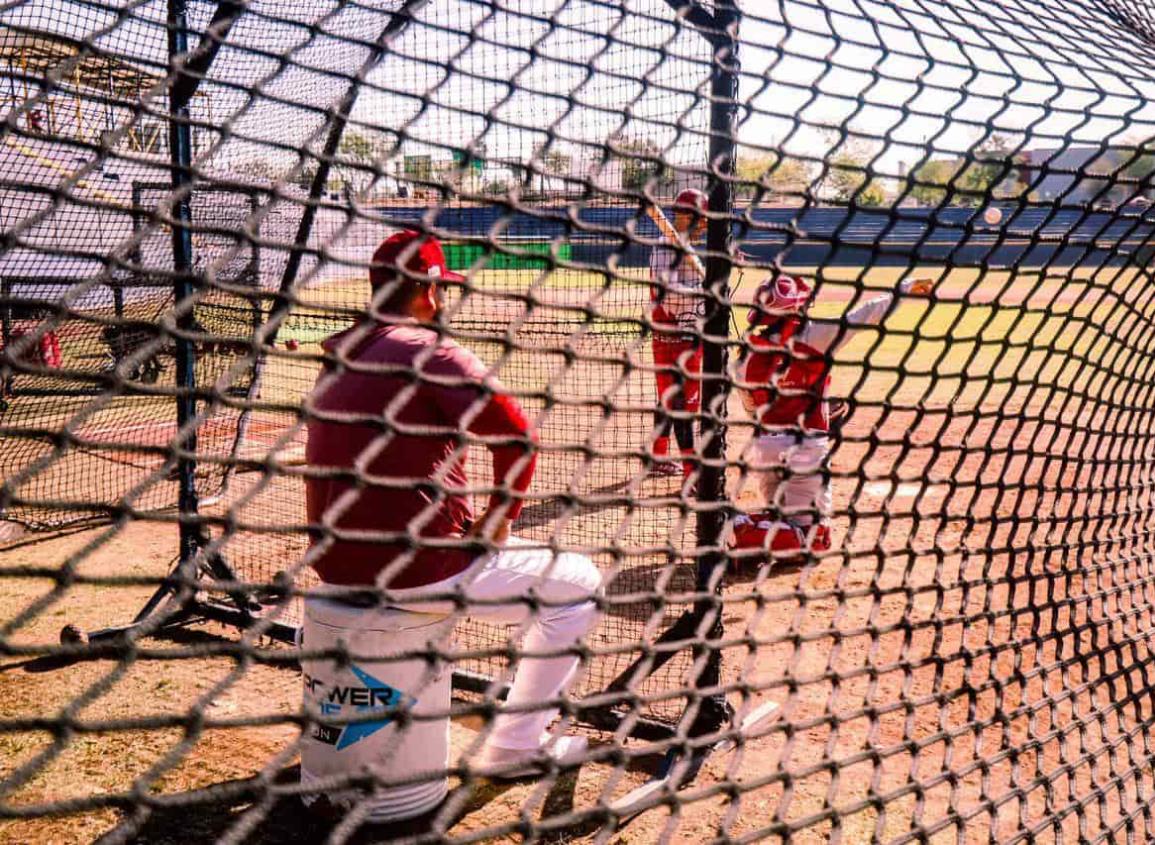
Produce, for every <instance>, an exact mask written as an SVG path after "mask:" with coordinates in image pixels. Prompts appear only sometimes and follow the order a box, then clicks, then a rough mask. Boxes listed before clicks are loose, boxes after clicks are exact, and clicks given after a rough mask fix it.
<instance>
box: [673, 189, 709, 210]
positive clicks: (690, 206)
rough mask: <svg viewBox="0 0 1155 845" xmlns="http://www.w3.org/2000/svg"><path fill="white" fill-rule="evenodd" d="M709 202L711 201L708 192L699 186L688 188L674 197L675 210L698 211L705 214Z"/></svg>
mask: <svg viewBox="0 0 1155 845" xmlns="http://www.w3.org/2000/svg"><path fill="white" fill-rule="evenodd" d="M709 204H710V201H709V199H708V198H707V197H706V194H705V193H704V192H703V191H699V190H698V189H697V188H686V190H684V191H682V192H681V193H680V194H678V195H677V196H676V197H674V210H675V211H696V212H698V213H699V214H704V213H705V211H706V207H707V206H708V205H709Z"/></svg>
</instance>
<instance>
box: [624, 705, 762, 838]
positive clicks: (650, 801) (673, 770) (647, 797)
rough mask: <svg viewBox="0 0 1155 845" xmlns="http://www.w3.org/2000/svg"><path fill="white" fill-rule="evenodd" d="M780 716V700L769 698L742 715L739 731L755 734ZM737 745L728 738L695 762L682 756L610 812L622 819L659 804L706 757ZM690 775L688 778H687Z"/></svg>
mask: <svg viewBox="0 0 1155 845" xmlns="http://www.w3.org/2000/svg"><path fill="white" fill-rule="evenodd" d="M777 716H778V705H777V703H775V702H773V701H767V702H766V703H765V704H761V705H759V706H758V707H755V708H754V709H753V710H751V711H750V712H749V713H747V714H746V715H745V716H744V717H743V719H742V722H741V723H740V724H739V725H738V732H739V733H740V734H742V735H743V736H745V737H749V736H750V735H752V734H756V732H757V730H758V728H759V727H761V726H762V725H764V724H765V723H767V722H769V721H770V720H771V719H774V718H776V717H777ZM737 747H738V742H737V740H736V739H735V738H734V737H726V738H725V739H721V740H719V741H718V742H716V743H714V744H713V745H711V746H709V747H708V748H704V749H703V750H702V751H701V752H699V755H698V759H696V760H694V761H689V760H686V759H685V758H684V757H681V756H679V757H678V759H677V761H676V762H675V763H674V764H673V765H672V766H671V767H670V771H669V774H667V775H666V776H665V777H661V778H657V779H656V780H651V781H648V782H647V783H644V784H642V785H641V786H639V787H638V788H637V789H634V790H631V791H630V792H628V793H626V794H625V795H623V796H622V797H621V798H619V799H618V800H617V801H613V802H611V803H610V807H609V809H610V812H612V813H613V814H614V815H616V816H617V817H618V818H619V819H620V820H625V819H629V818H632V817H634V816H636V815H637V814H638V813H641V812H644V811H646V810H649V809H651V808H652V807H654V806H656V805H657V804H658V803H660V802H659V800H658V797H659V796H660V795H662V794H663V793H664V792H665V791H666V790H667V789H668V790H670V791H675V790H677V789H679V788H680V787H681V786H683V781H684V780H692V779H693V775H694V774H696V773H697V771H698V769H700V768H701V766H702V763H704V762H705V760H706V758H707V757H709V756H711V755H713V754H725V753H727V752H729V751H733V750H734V749H735V748H737ZM687 775H689V777H687Z"/></svg>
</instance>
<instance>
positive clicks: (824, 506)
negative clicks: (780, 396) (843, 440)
mask: <svg viewBox="0 0 1155 845" xmlns="http://www.w3.org/2000/svg"><path fill="white" fill-rule="evenodd" d="M753 451H754V455H753V458H754V460H753V462H752V464H751V466H750V472H751V474H752V475H753V476H754V477H755V479H756V480H757V483H758V487H759V489H760V490H761V491H762V497H763V501H764V502H765V505H766V507H767V508H777V509H778V511H779V513H781V514H782V518H783V519H787V520H789V521H790V522H792V523H794V524H795V525H800V526H803V527H806V526H809V525H812V524H813V522H814V520H815V519H816V518H817V519H826V518H829V517H830V514H831V511H832V510H833V502H832V499H831V496H830V485H829V484H827V483H826V478H825V476H824V475H823V470H824V469H825V468H826V460H827V458H828V457H829V455H830V438H829V437H825V436H821V437H814V436H801V435H798V434H789V433H787V434H764V435H762V436H761V437H759V438H757V439H756V440H755V441H754V450H753Z"/></svg>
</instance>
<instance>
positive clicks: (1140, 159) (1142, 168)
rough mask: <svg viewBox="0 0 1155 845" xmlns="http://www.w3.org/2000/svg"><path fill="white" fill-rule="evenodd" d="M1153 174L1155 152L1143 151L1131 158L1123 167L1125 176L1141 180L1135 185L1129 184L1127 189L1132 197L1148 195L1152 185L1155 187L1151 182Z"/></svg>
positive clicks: (1154, 172)
mask: <svg viewBox="0 0 1155 845" xmlns="http://www.w3.org/2000/svg"><path fill="white" fill-rule="evenodd" d="M1152 174H1155V153H1148V152H1143V153H1139V154H1138V155H1137V156H1135V157H1133V158H1132V159H1131V161H1130V163H1129V164H1127V166H1126V167H1124V168H1123V175H1124V176H1126V177H1127V178H1128V179H1134V180H1136V181H1137V182H1139V184H1138V185H1136V186H1134V187H1132V186H1130V185H1128V186H1127V191H1128V193H1129V194H1131V197H1146V196H1148V194H1149V193H1150V192H1151V189H1152V187H1155V186H1153V185H1152V184H1151V182H1152V178H1151V177H1152Z"/></svg>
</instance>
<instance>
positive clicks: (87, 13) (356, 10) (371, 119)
mask: <svg viewBox="0 0 1155 845" xmlns="http://www.w3.org/2000/svg"><path fill="white" fill-rule="evenodd" d="M396 2H397V0H362V2H348V1H347V0H312V2H309V3H304V2H293V3H290V2H287V0H254V2H253V4H252V6H251V9H252V10H253V11H252V12H251V13H250V14H249V15H247V16H246V18H245V19H243V20H242V22H241V24H239V25H238V27H237V29H236V30H235V31H234V33H233V35H232V36H231V38H230V43H229V46H228V47H227V48H226V49H225V50H224V51H222V54H221V57H220V58H219V59H218V62H217V65H216V66H215V67H214V69H213V73H212V83H211V84H209V85H206V86H205V96H203V97H201V98H200V99H199V100H198V101H197V104H196V108H197V109H199V110H200V114H201V115H202V116H203V118H204V119H205V120H206V121H207V122H209V123H212V124H214V125H222V124H223V125H225V126H227V128H228V129H229V130H230V131H231V132H232V133H234V135H233V137H230V138H226V139H225V140H224V142H223V143H222V144H221V145H220V147H219V148H218V149H217V150H216V151H215V152H214V153H213V155H214V156H215V157H216V159H217V160H218V162H220V163H221V166H224V167H227V166H228V163H229V162H235V161H236V160H237V158H238V157H244V156H245V155H253V154H262V155H268V154H269V153H268V150H269V149H273V150H277V149H279V150H280V152H273V153H272V155H274V156H282V157H285V156H290V157H291V150H292V149H293V148H294V147H297V146H301V145H304V144H309V143H314V144H315V143H316V142H317V135H318V131H319V129H320V128H321V127H322V126H323V123H324V119H325V112H324V110H325V109H326V108H328V107H330V106H331V105H332V104H333V103H335V102H336V101H337V99H338V98H339V97H340V95H341V94H342V93H343V92H344V90H345V89H346V88H347V86H348V80H349V79H350V78H351V77H352V76H353V75H354V74H356V72H357V69H358V67H360V66H361V65H362V63H363V62H364V61H365V58H366V56H367V55H368V46H367V43H368V42H369V41H371V40H372V39H373V38H374V37H376V33H377V31H378V30H379V27H380V23H381V21H382V20H383V17H382V15H381V14H380V10H381V9H382V8H383V7H384V8H389V7H390V6H391V3H392V5H396ZM742 5H743V11H744V16H743V20H742V24H741V30H740V42H741V47H740V60H741V68H742V71H741V80H740V88H739V99H740V100H741V102H742V109H741V112H740V124H739V140H740V142H741V143H742V144H743V146H744V148H745V151H746V154H748V155H754V154H758V153H759V152H762V153H769V152H771V151H782V152H784V153H786V154H791V155H798V156H808V157H813V158H822V157H824V156H828V155H830V154H832V153H833V152H834V151H835V150H837V149H839V148H840V146H839V145H844V144H846V143H848V142H849V143H855V144H857V145H858V146H859V147H860V148H861V149H864V150H866V151H868V152H869V154H870V155H873V156H875V159H874V167H875V168H876V169H877V170H878V171H879V172H880V173H881V174H883V175H899V173H900V172H901V171H902V170H903V169H906V168H910V167H913V166H915V165H917V163H918V162H920V161H922V160H924V159H925V158H928V157H935V156H937V157H947V156H957V155H959V154H960V153H963V152H965V151H967V150H969V149H972V148H974V146H975V145H976V144H978V143H981V142H982V141H983V139H984V138H986V137H987V136H988V135H989V134H990V133H991V132H992V131H998V132H999V133H1000V134H1002V135H1004V136H1005V137H1006V138H1007V139H1008V140H1009V141H1010V143H1011V145H1012V147H1014V146H1019V145H1021V146H1024V147H1035V148H1046V147H1051V148H1054V147H1057V146H1061V145H1063V144H1065V143H1078V144H1088V143H1089V144H1095V143H1101V142H1102V143H1111V144H1125V143H1133V142H1135V141H1138V140H1142V139H1146V138H1150V137H1152V136H1153V135H1155V111H1153V109H1152V105H1151V101H1152V99H1155V98H1153V97H1152V94H1153V93H1155V78H1153V71H1152V70H1150V68H1155V56H1153V55H1152V54H1151V52H1150V50H1149V49H1148V48H1146V47H1145V46H1144V45H1143V44H1142V43H1141V42H1140V41H1139V40H1137V39H1136V38H1134V37H1132V36H1130V35H1128V34H1127V33H1125V32H1121V31H1120V30H1119V28H1118V27H1117V26H1116V25H1115V24H1114V23H1113V22H1112V21H1111V19H1110V18H1109V16H1108V13H1107V12H1106V11H1105V10H1104V8H1103V7H1101V5H1100V4H1099V3H1097V2H1094V0H1005V2H1001V3H989V2H985V0H935V2H922V0H892V1H891V2H885V3H883V2H873V1H872V0H758V2H754V0H745V2H743V4H742ZM211 8H212V7H211V6H210V5H209V4H207V3H193V4H192V9H193V17H194V20H197V21H201V22H203V21H205V20H207V16H208V14H209V12H210V11H211ZM163 11H164V5H163V3H161V2H159V0H144V2H135V3H128V2H120V1H119V0H118V2H115V3H100V2H79V1H78V0H25V2H23V3H18V4H14V5H12V6H9V7H7V8H6V10H5V11H4V12H2V13H0V20H2V21H3V22H4V23H8V24H17V25H22V26H28V27H32V28H37V29H46V30H49V31H54V32H57V33H60V34H64V35H69V36H72V37H82V38H91V39H93V40H94V42H95V43H97V44H98V45H99V46H100V47H101V48H102V49H105V50H107V51H109V52H110V53H113V54H114V55H118V56H122V57H123V58H125V60H129V61H132V62H134V63H144V64H148V63H156V62H163V61H164V30H163V28H162V27H161V26H160V22H161V21H162V20H163ZM126 12H128V14H125V13H126ZM318 23H319V24H320V26H319V27H318V26H316V24H318ZM202 25H203V23H202ZM285 57H289V58H290V59H291V61H290V62H289V63H287V64H286V63H285V62H284V61H283V60H284V58H285ZM711 58H712V50H711V48H710V47H709V45H707V44H706V42H705V41H704V40H703V39H702V38H701V37H700V35H699V34H698V33H696V32H694V31H693V30H692V29H691V28H689V27H686V26H682V25H679V24H678V22H677V21H676V20H675V19H674V17H673V15H672V13H671V12H670V8H669V7H668V6H667V5H666V3H665V2H664V0H620V2H611V0H496V2H485V3H482V2H471V0H453V2H446V0H432V2H430V3H429V4H428V5H427V6H426V7H425V8H424V9H423V10H422V11H421V12H420V14H419V16H418V21H417V23H415V24H414V25H412V26H410V27H409V28H408V30H407V31H406V32H405V33H404V34H403V35H402V36H401V37H400V38H398V39H396V40H395V41H394V42H393V43H392V45H391V53H390V55H388V56H387V57H386V59H385V60H384V61H383V62H382V63H381V64H380V65H379V66H378V67H377V68H376V69H374V70H373V71H372V72H371V73H370V74H369V76H368V78H367V85H366V86H365V89H364V92H363V94H362V96H361V98H360V100H359V103H358V106H357V108H356V110H355V111H354V115H353V117H354V123H355V124H357V125H356V126H355V129H357V130H358V131H363V132H366V133H369V134H375V135H377V136H379V137H389V138H393V139H396V138H397V137H398V136H397V134H396V133H398V132H400V133H401V135H402V136H403V138H404V141H403V143H402V145H401V147H400V148H399V151H398V152H399V155H402V154H405V153H409V154H413V153H421V152H427V153H432V154H434V155H436V156H438V157H444V158H448V156H449V154H450V152H449V151H450V148H454V147H466V146H470V145H476V144H479V143H483V144H485V146H486V148H487V151H488V155H489V156H490V157H492V158H505V159H512V160H525V159H527V158H529V157H530V156H531V155H532V154H533V150H534V149H536V148H538V147H540V145H542V144H545V143H549V144H551V145H552V148H553V149H557V150H559V151H561V152H564V153H566V154H571V155H575V156H577V157H583V156H584V157H596V156H598V155H601V154H602V152H603V151H604V143H605V141H606V139H607V138H611V137H613V138H617V139H619V140H629V141H638V140H643V141H645V142H648V143H652V144H655V145H657V146H658V147H659V148H660V149H661V150H662V151H663V152H664V154H665V156H666V157H667V158H668V159H669V160H670V161H672V162H674V163H676V164H679V163H680V164H686V165H688V166H689V165H693V166H700V165H701V163H702V162H703V161H704V160H705V149H706V144H707V140H708V139H707V135H706V131H705V130H706V121H707V119H708V118H707V111H708V110H707V98H708V94H709V80H708V74H709V69H710V65H711ZM253 91H256V92H258V93H257V95H256V96H255V97H254V96H252V95H251V92H253ZM158 105H159V104H158ZM243 135H247V136H249V138H250V141H248V142H246V141H244V140H243V139H241V138H240V137H239V136H243ZM854 139H857V140H854ZM262 149H263V150H264V152H261V151H262Z"/></svg>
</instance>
